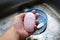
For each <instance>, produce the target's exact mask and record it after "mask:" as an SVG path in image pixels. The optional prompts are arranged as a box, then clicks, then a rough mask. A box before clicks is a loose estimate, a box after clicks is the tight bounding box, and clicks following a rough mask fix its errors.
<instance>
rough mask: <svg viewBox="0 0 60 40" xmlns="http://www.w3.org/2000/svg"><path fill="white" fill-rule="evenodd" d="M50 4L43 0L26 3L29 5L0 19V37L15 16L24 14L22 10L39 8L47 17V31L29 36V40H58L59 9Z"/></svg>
mask: <svg viewBox="0 0 60 40" xmlns="http://www.w3.org/2000/svg"><path fill="white" fill-rule="evenodd" d="M52 2H53V1H52ZM52 2H49V1H45V0H44V1H43V2H41V1H40V2H38V1H37V2H36V1H35V2H29V3H28V4H29V5H28V4H27V3H26V4H23V5H21V6H19V7H18V11H16V12H15V13H13V14H11V15H9V16H7V17H5V18H3V19H0V30H1V29H2V30H3V32H2V30H1V32H0V35H1V34H3V33H4V32H5V31H6V30H7V29H8V28H9V25H10V23H11V21H12V20H13V17H14V16H15V15H18V14H20V13H21V12H24V10H27V9H29V8H39V9H42V10H43V11H44V12H45V13H46V14H47V16H48V23H47V29H46V30H45V32H43V33H42V34H39V35H31V36H30V38H31V40H33V39H38V40H60V9H59V5H58V6H56V5H55V3H52ZM23 6H24V7H23ZM15 7H16V6H15ZM21 7H22V9H21ZM21 10H22V11H21Z"/></svg>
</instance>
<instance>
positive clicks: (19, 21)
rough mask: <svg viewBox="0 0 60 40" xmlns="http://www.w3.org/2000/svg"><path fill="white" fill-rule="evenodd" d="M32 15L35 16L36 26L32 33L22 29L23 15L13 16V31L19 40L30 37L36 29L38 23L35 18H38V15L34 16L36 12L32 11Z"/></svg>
mask: <svg viewBox="0 0 60 40" xmlns="http://www.w3.org/2000/svg"><path fill="white" fill-rule="evenodd" d="M32 13H34V14H35V16H36V22H35V23H36V25H35V27H34V31H33V32H31V33H29V32H27V31H26V30H25V29H24V25H23V22H24V16H25V13H21V14H19V15H17V16H15V18H14V20H13V23H12V26H13V27H14V28H15V31H16V33H17V34H18V35H19V37H20V39H24V38H26V37H28V36H30V35H31V34H33V33H34V32H35V31H36V29H37V25H38V21H37V18H38V16H39V14H36V11H35V10H33V11H32Z"/></svg>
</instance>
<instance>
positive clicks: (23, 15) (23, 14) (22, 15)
mask: <svg viewBox="0 0 60 40" xmlns="http://www.w3.org/2000/svg"><path fill="white" fill-rule="evenodd" d="M17 17H18V18H21V19H22V20H24V17H25V13H21V14H19V15H17Z"/></svg>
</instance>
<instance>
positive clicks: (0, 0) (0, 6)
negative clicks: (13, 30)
mask: <svg viewBox="0 0 60 40" xmlns="http://www.w3.org/2000/svg"><path fill="white" fill-rule="evenodd" d="M32 1H33V2H34V1H37V2H41V1H43V2H46V3H51V4H53V5H55V6H56V7H57V8H60V0H0V18H2V17H5V16H7V15H8V14H11V13H13V12H15V11H17V10H18V7H19V6H20V5H22V4H25V3H27V2H32ZM18 4H19V5H18ZM15 5H17V6H15Z"/></svg>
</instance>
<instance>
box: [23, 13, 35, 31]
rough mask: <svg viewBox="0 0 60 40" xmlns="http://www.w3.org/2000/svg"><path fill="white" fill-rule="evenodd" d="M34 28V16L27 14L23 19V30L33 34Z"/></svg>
mask: <svg viewBox="0 0 60 40" xmlns="http://www.w3.org/2000/svg"><path fill="white" fill-rule="evenodd" d="M34 26H35V14H33V13H32V12H27V13H26V15H25V17H24V28H25V30H26V31H28V32H33V31H34Z"/></svg>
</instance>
